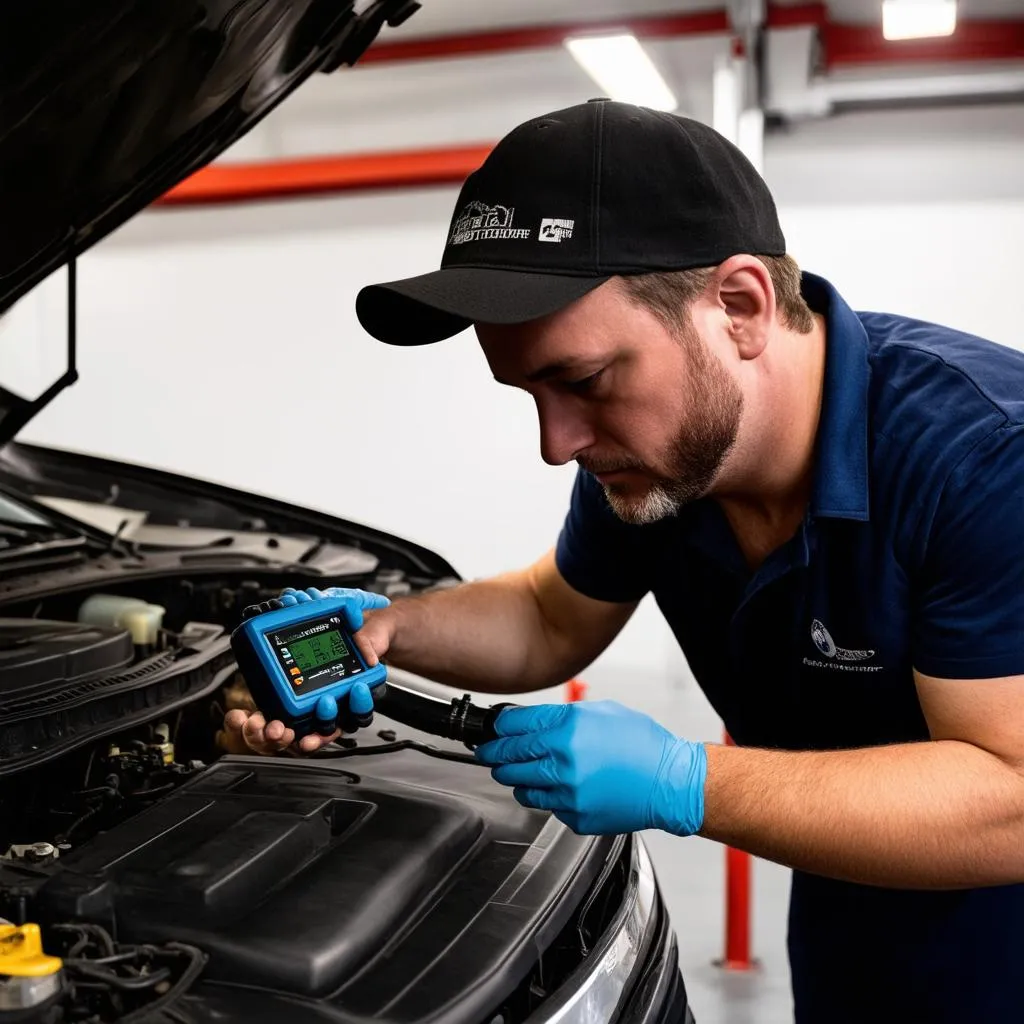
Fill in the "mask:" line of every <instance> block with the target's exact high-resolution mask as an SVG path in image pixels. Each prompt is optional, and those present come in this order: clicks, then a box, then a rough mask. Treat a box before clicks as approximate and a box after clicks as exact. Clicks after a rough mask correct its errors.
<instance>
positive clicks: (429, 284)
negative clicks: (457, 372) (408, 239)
mask: <svg viewBox="0 0 1024 1024" xmlns="http://www.w3.org/2000/svg"><path fill="white" fill-rule="evenodd" d="M785 252H786V243H785V239H784V238H783V235H782V228H781V227H780V226H779V219H778V214H777V212H776V209H775V202H774V200H773V199H772V196H771V193H770V192H769V191H768V186H767V185H766V184H765V182H764V180H763V179H762V178H761V176H760V175H759V174H758V173H757V171H756V170H755V169H754V167H753V165H752V164H751V163H750V161H749V160H748V159H747V158H746V156H744V154H743V153H742V152H741V151H740V150H739V149H738V148H737V147H736V146H734V145H733V144H732V143H731V142H729V141H728V140H727V139H726V138H725V137H724V136H722V135H720V134H719V133H718V132H716V131H715V130H714V129H713V128H711V127H709V126H708V125H706V124H703V123H702V122H700V121H695V120H692V119H691V118H688V117H682V116H680V115H677V114H669V113H664V112H661V111H656V110H650V109H648V108H646V107H638V106H634V105H632V104H629V103H618V102H615V101H612V100H604V99H601V100H591V101H590V102H588V103H581V104H578V105H577V106H573V107H568V108H566V109H565V110H559V111H556V112H554V113H551V114H545V115H544V116H542V117H537V118H534V119H533V120H530V121H527V122H525V123H524V124H521V125H519V126H518V127H517V128H514V129H513V130H512V131H511V132H509V134H508V135H506V136H505V137H504V138H503V139H502V140H501V141H500V142H499V143H498V144H497V146H495V148H494V149H493V150H492V151H491V152H490V154H489V155H488V156H487V159H486V160H485V161H484V163H483V165H482V166H481V167H480V168H478V169H477V170H476V171H474V172H473V173H472V174H471V175H470V176H469V177H468V178H467V179H466V181H465V183H464V184H463V186H462V190H461V192H460V194H459V199H458V202H457V203H456V205H455V212H454V214H453V216H452V221H451V225H450V227H449V230H448V240H447V242H446V243H445V248H444V253H443V255H442V257H441V268H440V269H439V270H434V271H431V272H430V273H427V274H420V275H419V276H417V277H409V278H405V279H404V280H401V281H388V282H386V283H383V284H374V285H369V286H367V287H365V288H363V289H361V291H360V292H359V295H358V296H357V298H356V315H357V316H358V317H359V322H360V323H361V324H362V325H363V327H364V328H365V329H366V331H367V332H369V333H370V334H371V335H372V336H373V337H375V338H377V339H378V340H379V341H383V342H386V343H388V344H391V345H425V344H429V343H431V342H435V341H441V340H442V339H444V338H450V337H451V336H452V335H454V334H458V333H459V332H460V331H463V330H465V329H466V328H467V327H469V326H471V325H472V324H473V323H494V324H515V323H523V322H525V321H527V320H534V319H536V318H538V317H542V316H546V315H548V314H550V313H554V312H556V311H557V310H559V309H561V308H563V307H564V306H567V305H568V304H569V303H570V302H573V301H575V300H576V299H578V298H581V297H582V296H583V295H586V294H587V292H590V291H592V290H593V289H595V288H597V287H598V286H599V285H601V284H603V283H604V282H605V281H607V280H608V279H609V278H611V277H614V276H616V275H628V274H646V273H651V272H654V271H670V270H686V269H689V268H691V267H708V266H716V265H717V264H719V263H721V262H722V261H723V260H725V259H728V258H729V257H730V256H733V255H735V254H736V253H750V254H752V255H763V256H782V255H784V254H785Z"/></svg>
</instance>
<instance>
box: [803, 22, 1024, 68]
mask: <svg viewBox="0 0 1024 1024" xmlns="http://www.w3.org/2000/svg"><path fill="white" fill-rule="evenodd" d="M821 32H822V44H823V45H822V50H823V55H824V61H825V66H826V67H827V68H836V67H856V66H861V65H864V64H918V63H928V64H932V63H935V64H947V63H956V62H960V61H982V60H1021V59H1022V58H1024V21H1009V20H1004V21H979V20H969V21H964V20H961V21H959V22H958V23H957V26H956V31H955V32H954V33H953V34H952V35H951V36H941V37H938V38H935V39H886V38H885V36H883V35H882V26H881V25H875V24H873V25H838V24H835V23H834V22H826V23H825V24H824V25H823V26H822V29H821Z"/></svg>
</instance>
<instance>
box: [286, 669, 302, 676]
mask: <svg viewBox="0 0 1024 1024" xmlns="http://www.w3.org/2000/svg"><path fill="white" fill-rule="evenodd" d="M289 671H290V672H291V674H292V675H293V676H298V675H301V674H302V669H301V668H292V669H289Z"/></svg>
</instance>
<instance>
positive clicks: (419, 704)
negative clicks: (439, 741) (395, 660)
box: [373, 682, 512, 750]
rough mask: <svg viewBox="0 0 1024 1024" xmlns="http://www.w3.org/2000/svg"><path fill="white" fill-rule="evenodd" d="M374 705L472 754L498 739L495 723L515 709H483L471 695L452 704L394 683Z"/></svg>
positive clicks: (392, 716)
mask: <svg viewBox="0 0 1024 1024" xmlns="http://www.w3.org/2000/svg"><path fill="white" fill-rule="evenodd" d="M373 704H374V710H375V711H379V712H380V713H381V714H382V715H386V716H387V717H388V718H393V719H394V720H395V721H396V722H400V723H401V724H402V725H407V726H409V727H410V728H411V729H419V730H420V732H426V733H430V734H431V735H432V736H443V737H444V738H445V739H449V740H457V741H459V742H461V743H465V744H466V746H467V747H469V748H470V750H472V749H473V748H474V747H477V746H479V745H480V744H481V743H486V742H488V740H493V739H495V738H496V737H497V735H498V734H497V732H496V731H495V729H494V722H495V719H496V718H497V717H498V714H499V713H500V712H501V710H502V709H503V708H507V707H511V706H512V705H510V704H507V703H505V704H493V705H491V707H487V708H484V707H480V706H479V705H477V704H473V703H472V702H471V700H470V695H469V694H468V693H467V694H464V695H463V696H462V697H454V698H452V700H451V701H450V702H449V701H444V700H442V699H441V698H439V697H430V696H428V695H427V694H424V693H417V692H416V691H415V690H409V689H406V688H405V687H404V686H398V685H396V684H395V683H392V682H388V683H386V684H385V689H384V693H383V694H382V695H380V696H377V697H375V698H374V702H373Z"/></svg>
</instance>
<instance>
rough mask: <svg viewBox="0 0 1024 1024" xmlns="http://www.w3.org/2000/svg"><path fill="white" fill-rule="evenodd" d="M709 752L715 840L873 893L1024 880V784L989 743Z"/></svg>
mask: <svg viewBox="0 0 1024 1024" xmlns="http://www.w3.org/2000/svg"><path fill="white" fill-rule="evenodd" d="M707 750H708V775H707V783H706V787H705V816H704V827H703V828H702V829H701V835H704V836H706V837H708V838H710V839H714V840H717V841H719V842H722V843H727V844H729V845H731V846H735V847H736V848H739V849H743V850H747V851H749V852H750V853H753V854H755V855H756V856H759V857H764V858H766V859H768V860H773V861H777V862H779V863H782V864H786V865H788V866H790V867H794V868H798V869H801V870H804V871H809V872H813V873H817V874H821V875H827V876H830V877H833V878H844V879H847V880H849V881H855V882H863V883H867V884H871V885H881V886H893V887H900V888H922V889H948V888H954V889H955V888H968V887H973V886H981V885H993V884H1001V883H1008V882H1021V881H1024V777H1022V775H1021V774H1020V773H1019V772H1018V771H1016V770H1015V769H1014V768H1012V767H1010V766H1009V765H1007V764H1006V762H1004V761H1002V760H1000V759H999V758H997V757H996V756H995V755H993V754H989V753H988V752H986V751H984V750H982V749H980V748H979V747H976V746H972V745H971V744H968V743H962V742H960V741H957V740H941V741H937V742H924V743H915V744H902V745H899V746H885V747H873V748H868V749H859V750H844V751H807V752H795V753H793V752H788V751H774V750H760V749H752V748H743V747H720V746H708V748H707Z"/></svg>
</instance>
